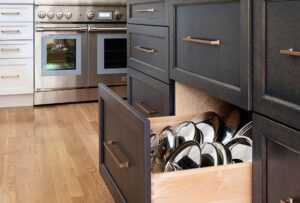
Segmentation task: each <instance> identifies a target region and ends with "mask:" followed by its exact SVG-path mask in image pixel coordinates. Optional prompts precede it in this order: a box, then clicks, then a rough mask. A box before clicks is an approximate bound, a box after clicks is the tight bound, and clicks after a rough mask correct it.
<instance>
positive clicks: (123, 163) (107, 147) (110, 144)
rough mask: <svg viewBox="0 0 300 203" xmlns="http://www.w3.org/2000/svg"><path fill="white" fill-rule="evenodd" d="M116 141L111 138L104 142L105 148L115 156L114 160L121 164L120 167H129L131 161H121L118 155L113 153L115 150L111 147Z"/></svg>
mask: <svg viewBox="0 0 300 203" xmlns="http://www.w3.org/2000/svg"><path fill="white" fill-rule="evenodd" d="M114 143H115V142H114V141H112V140H109V141H106V142H104V143H103V145H104V147H105V149H106V150H107V151H108V153H109V154H110V156H111V157H112V158H113V160H114V161H115V163H116V164H117V165H118V166H119V168H121V169H122V168H129V163H128V161H125V162H121V161H119V159H118V158H117V156H116V155H115V154H114V153H113V151H112V150H111V149H110V146H112V145H114Z"/></svg>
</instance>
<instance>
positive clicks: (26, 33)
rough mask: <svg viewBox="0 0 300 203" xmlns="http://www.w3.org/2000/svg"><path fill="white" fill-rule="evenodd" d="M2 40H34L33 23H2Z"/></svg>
mask: <svg viewBox="0 0 300 203" xmlns="http://www.w3.org/2000/svg"><path fill="white" fill-rule="evenodd" d="M0 39H1V40H19V39H21V40H32V39H33V23H1V25H0Z"/></svg>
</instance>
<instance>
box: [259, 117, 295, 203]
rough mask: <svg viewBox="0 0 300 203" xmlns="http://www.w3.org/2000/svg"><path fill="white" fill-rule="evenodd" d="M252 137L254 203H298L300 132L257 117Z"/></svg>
mask: <svg viewBox="0 0 300 203" xmlns="http://www.w3.org/2000/svg"><path fill="white" fill-rule="evenodd" d="M253 135H254V140H253V141H254V144H255V146H254V147H255V148H254V154H253V156H254V157H253V159H254V160H256V161H255V162H254V165H253V171H254V173H253V174H254V177H253V178H254V179H253V184H254V187H253V189H254V191H253V194H256V195H255V198H254V202H255V203H262V202H264V203H265V202H268V203H273V202H280V200H287V199H288V198H293V199H294V202H298V201H299V200H300V182H299V180H300V172H299V171H300V132H299V131H296V130H294V129H292V128H288V127H286V126H283V125H281V124H278V123H276V122H274V121H271V120H269V119H267V118H264V117H261V116H259V115H256V114H255V115H254V126H253ZM296 200H297V201H296ZM286 202H289V201H286ZM290 202H291V201H290Z"/></svg>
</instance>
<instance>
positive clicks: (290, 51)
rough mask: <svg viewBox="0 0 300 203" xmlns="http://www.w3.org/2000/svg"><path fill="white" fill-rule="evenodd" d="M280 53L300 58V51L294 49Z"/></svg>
mask: <svg viewBox="0 0 300 203" xmlns="http://www.w3.org/2000/svg"><path fill="white" fill-rule="evenodd" d="M280 53H281V54H283V55H289V56H300V51H294V50H293V49H285V50H280Z"/></svg>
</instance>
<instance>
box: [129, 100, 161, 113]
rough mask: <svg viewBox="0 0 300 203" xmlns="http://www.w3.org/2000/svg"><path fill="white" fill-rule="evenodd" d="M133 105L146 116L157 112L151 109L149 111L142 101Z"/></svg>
mask: <svg viewBox="0 0 300 203" xmlns="http://www.w3.org/2000/svg"><path fill="white" fill-rule="evenodd" d="M134 103H135V105H136V106H137V107H138V108H139V109H141V110H142V111H143V112H145V113H146V114H147V115H149V116H151V115H154V114H156V113H157V112H156V111H155V110H153V109H151V108H150V107H149V106H147V105H146V104H145V103H144V102H142V101H135V102H134Z"/></svg>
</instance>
